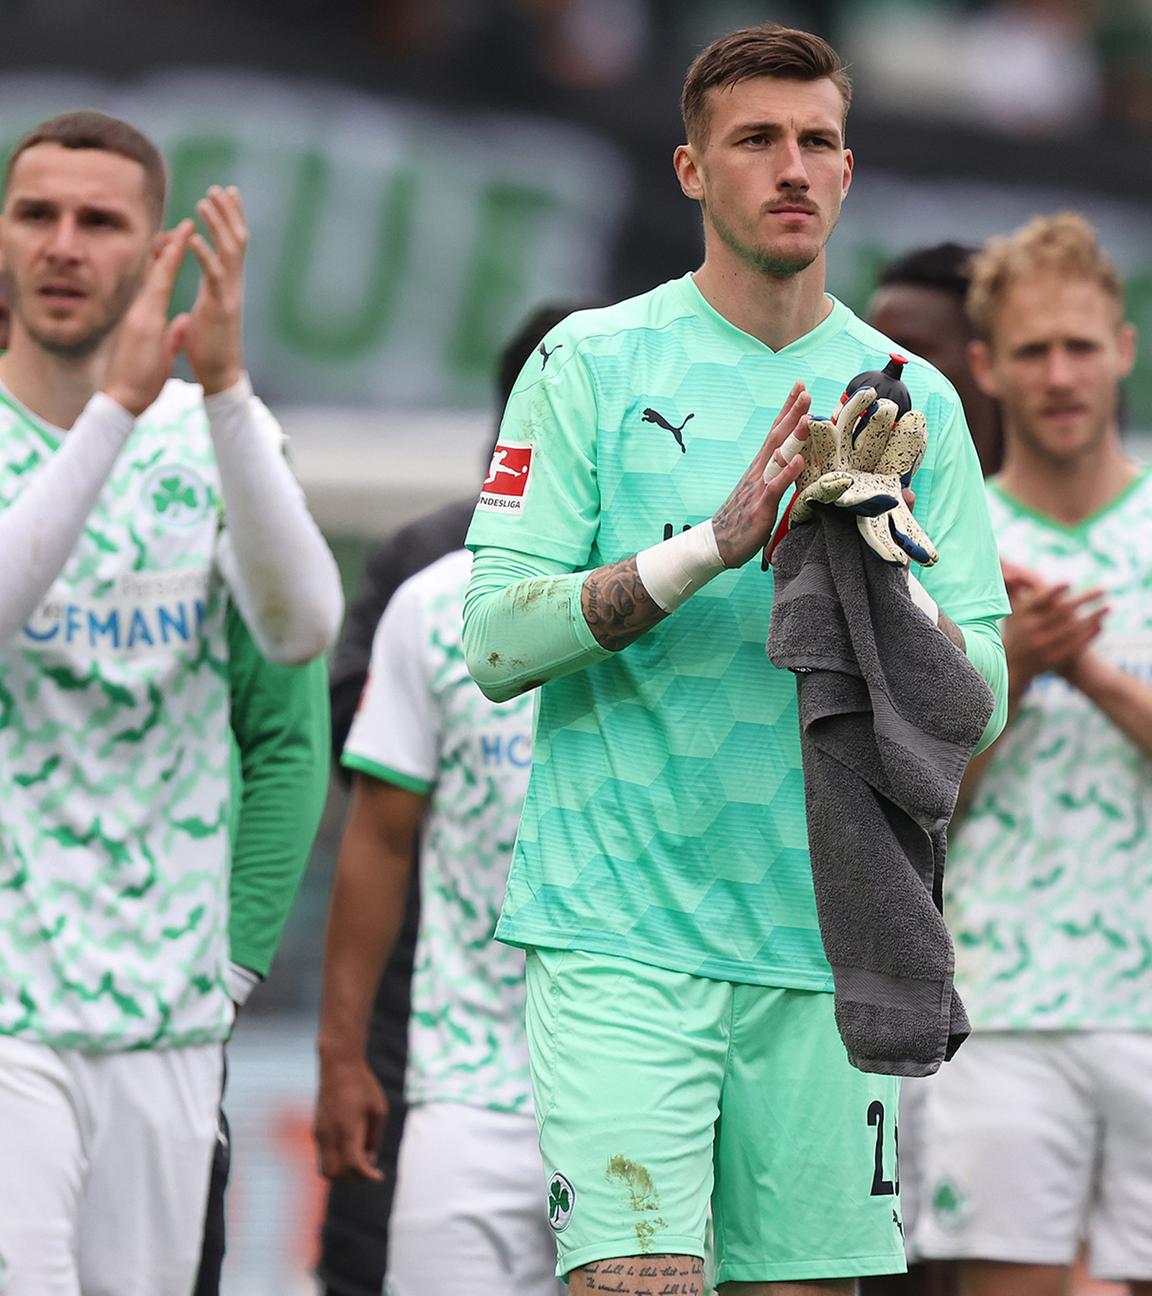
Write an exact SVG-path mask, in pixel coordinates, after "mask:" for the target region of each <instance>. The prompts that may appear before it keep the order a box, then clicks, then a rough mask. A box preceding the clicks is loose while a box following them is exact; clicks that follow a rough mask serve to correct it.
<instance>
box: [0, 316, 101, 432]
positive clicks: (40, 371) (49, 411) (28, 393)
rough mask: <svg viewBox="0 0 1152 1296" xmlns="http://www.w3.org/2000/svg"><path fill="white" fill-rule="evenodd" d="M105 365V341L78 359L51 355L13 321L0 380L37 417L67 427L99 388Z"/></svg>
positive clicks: (0, 357) (74, 420)
mask: <svg viewBox="0 0 1152 1296" xmlns="http://www.w3.org/2000/svg"><path fill="white" fill-rule="evenodd" d="M107 364H108V345H107V344H105V345H104V346H102V347H100V348H98V349H97V350H96V351H95V352H93V353H92V355H90V356H85V357H83V358H82V359H74V358H71V357H66V356H58V355H53V354H52V352H50V351H46V350H45V349H44V348H43V347H42V346H40V344H39V343H37V342H36V341H35V340H34V339H33V338H31V337H30V336H29V335H28V334H27V333H26V332H25V331H24V330H23V329H22V328H21V327H20V326H19V324H18V323H17V322H16V321H15V320H13V322H12V338H11V343H10V345H9V348H8V350H7V351H6V352H5V353H4V355H3V356H0V383H3V384H4V386H5V387H7V388H8V390H9V391H10V392H11V393H12V395H13V396H15V397H16V399H17V400H18V401H19V402H20V404H21V405H23V406H24V407H25V408H26V409H29V410H31V411H32V413H33V414H35V415H36V416H37V417H38V418H41V419H43V420H44V421H45V422H46V423H51V424H52V426H53V427H58V428H70V427H71V426H72V424H73V423H75V422H76V420H77V419H78V418H79V417H80V413H81V411H82V410H83V409H84V406H85V405H87V404H88V402H89V401H90V400H91V399H92V397H93V395H95V393H96V392H97V391H99V389H100V384H101V382H103V380H104V371H105V368H106V367H107Z"/></svg>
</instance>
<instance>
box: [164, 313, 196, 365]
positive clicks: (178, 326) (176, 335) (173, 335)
mask: <svg viewBox="0 0 1152 1296" xmlns="http://www.w3.org/2000/svg"><path fill="white" fill-rule="evenodd" d="M190 322H191V316H190V315H189V314H188V312H187V311H184V312H183V313H182V314H180V315H177V316H176V318H175V319H174V320H171V321H170V322H169V324H168V327H167V328H166V329H165V330H164V350H165V351H166V352H167V354H168V359H169V360H170V361H171V360H175V359H176V357H177V356H178V355H179V354H180V352H181V351H183V350H184V346H185V344H186V343H187V341H188V326H189V324H190Z"/></svg>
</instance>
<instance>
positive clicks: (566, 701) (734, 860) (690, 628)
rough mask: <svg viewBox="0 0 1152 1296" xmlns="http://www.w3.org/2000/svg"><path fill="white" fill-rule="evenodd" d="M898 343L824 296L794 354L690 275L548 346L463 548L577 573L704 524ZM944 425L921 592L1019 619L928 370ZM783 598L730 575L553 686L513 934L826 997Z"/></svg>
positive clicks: (932, 442) (513, 893)
mask: <svg viewBox="0 0 1152 1296" xmlns="http://www.w3.org/2000/svg"><path fill="white" fill-rule="evenodd" d="M892 349H893V344H892V343H891V342H890V341H889V340H888V339H887V338H885V337H884V336H883V335H882V334H880V333H877V332H876V330H875V329H873V328H870V327H868V325H866V324H864V323H863V322H862V321H861V320H859V319H857V318H856V317H855V316H854V315H853V314H852V312H851V311H850V310H848V308H847V307H846V306H844V305H842V304H841V303H840V302H837V301H835V300H832V299H829V302H828V314H827V315H826V317H825V318H824V319H823V321H822V322H821V323H819V324H818V325H817V326H816V327H815V328H814V329H812V330H811V332H809V333H807V334H805V335H804V336H803V337H801V338H798V339H797V340H796V341H795V342H793V343H791V344H790V345H789V346H786V347H783V348H782V349H781V350H779V351H777V352H773V351H771V350H770V349H769V348H768V347H766V346H765V345H764V344H763V343H762V342H760V341H759V340H758V339H757V338H755V337H752V336H750V335H749V334H747V333H744V332H742V331H741V330H740V329H738V328H736V327H735V326H734V325H733V324H731V323H730V322H729V321H728V320H727V319H725V318H724V317H723V316H721V315H720V314H718V313H717V312H716V311H715V310H714V309H713V308H712V306H711V305H710V304H709V303H708V302H707V301H706V300H705V299H704V297H703V296H702V295H701V293H700V291H699V289H698V288H697V287H696V284H695V281H694V279H693V277H692V276H691V275H685V276H684V277H683V278H682V279H677V280H673V281H672V282H670V283H666V284H663V285H661V286H660V287H659V288H656V289H655V290H653V291H652V292H649V293H645V294H644V295H643V296H642V297H637V298H634V299H632V300H631V301H625V302H621V303H619V304H618V305H616V306H611V307H608V308H606V309H603V310H594V311H581V312H578V313H577V314H575V315H572V316H570V317H569V318H568V319H567V320H565V321H564V322H563V323H562V324H560V325H559V326H557V327H556V328H555V329H553V330H552V332H551V333H549V335H548V336H547V337H546V338H545V339H544V340H543V342H542V343H541V345H540V347H539V348H538V350H537V351H536V352H534V353H533V355H532V356H531V357H530V359H529V361H528V363H527V364H526V365H525V367H524V369H523V371H522V372H521V374H520V377H519V379H518V381H517V383H516V387H515V389H514V390H513V393H512V396H511V399H510V400H509V402H508V407H507V409H506V411H505V414H504V420H503V423H502V425H501V430H500V444H499V445H498V447H497V450H496V453H495V455H494V456H493V460H492V464H491V466H490V468H489V473H488V478H487V480H486V482H485V483H484V487H483V489H482V491H481V495H480V501H479V504H478V506H477V509H476V515H475V517H474V518H473V521H472V527H471V530H470V531H469V534H468V544H469V547H471V548H473V549H475V548H480V547H489V546H490V547H492V548H496V549H503V550H510V551H513V552H514V553H517V554H526V555H531V556H534V557H539V558H544V559H549V560H552V561H553V562H554V563H559V564H563V565H564V566H565V567H567V568H568V569H569V570H585V569H589V568H596V567H600V566H602V565H605V564H609V563H615V562H618V561H620V560H621V559H624V558H627V557H629V556H631V555H632V554H635V553H637V552H638V551H639V550H641V549H645V548H647V547H648V546H650V545H653V544H656V543H658V542H660V541H661V540H667V539H669V538H670V537H671V536H672V535H674V534H676V533H677V532H679V531H681V530H682V529H683V528H685V527H688V526H694V525H696V524H697V523H700V522H703V521H704V520H705V519H707V518H710V517H711V516H712V515H713V514H714V513H715V512H716V510H717V509H718V508H719V507H720V506H721V505H722V504H723V502H724V500H725V498H726V497H727V496H728V494H729V492H730V491H731V490H732V489H733V487H734V486H735V485H736V483H737V482H738V481H739V480H740V478H741V476H742V475H743V473H744V471H745V470H746V469H747V467H748V465H749V463H751V461H752V460H753V458H754V457H755V455H756V454H757V452H758V451H759V449H760V447H761V445H762V444H763V442H764V438H765V437H766V436H767V434H768V432H769V430H770V429H771V427H772V424H773V421H774V419H775V417H776V414H777V412H778V410H779V409H780V407H781V405H782V404H783V403H784V400H785V398H786V397H787V395H788V392H789V390H790V389H791V387H792V384H793V383H794V382H796V380H797V379H802V380H803V381H804V382H805V384H806V385H807V387H808V390H809V391H810V392H811V394H812V409H813V410H814V411H815V412H816V413H817V414H823V415H828V414H831V413H833V412H834V411H835V410H836V409H837V407H838V403H839V400H840V396H841V394H842V392H843V391H844V387H845V384H846V383H847V382H848V381H849V380H850V379H851V378H853V377H854V376H855V375H856V374H858V373H860V372H862V371H864V370H871V369H877V368H879V367H880V366H881V365H882V364H884V363H885V362H886V360H887V357H888V354H889V352H890V351H891V350H892ZM904 378H905V381H906V382H907V385H908V388H909V390H910V392H911V394H912V399H913V402H914V404H915V407H916V408H917V409H920V410H923V411H924V414H925V417H926V419H927V423H928V434H929V439H928V451H927V455H926V457H925V460H924V464H923V466H922V467H921V468H920V471H919V472H918V473H917V475H916V481H915V488H916V491H917V502H916V513H917V516H918V517H919V518H920V520H921V521H922V522H923V525H924V528H925V530H926V531H927V532H928V534H929V535H930V536H932V538H933V539H934V540H935V542H936V545H937V547H938V549H939V551H940V562H939V564H938V565H937V566H935V567H932V568H930V569H929V570H927V571H926V572H924V574H923V580H924V585H925V587H926V588H927V589H928V591H929V592H930V593H931V594H932V596H933V598H935V599H936V601H937V602H938V603H939V605H940V606H941V608H943V609H944V610H945V611H946V612H947V613H948V614H949V616H951V617H952V618H953V619H954V620H956V621H958V622H961V623H963V622H967V621H971V620H979V619H987V618H996V617H999V616H1002V615H1003V614H1004V613H1005V612H1006V611H1007V602H1006V600H1005V597H1004V587H1003V582H1002V580H1001V576H1000V567H999V563H998V562H997V558H996V548H995V544H994V542H993V539H992V532H991V529H990V528H989V526H988V517H987V509H986V507H985V503H984V488H983V483H982V480H981V477H980V472H979V467H978V465H977V462H976V456H975V452H974V451H973V449H972V444H971V439H970V437H969V435H968V429H967V427H966V425H965V422H964V415H963V412H962V410H961V408H960V402H959V400H958V398H957V396H956V393H955V391H954V390H953V389H952V387H951V386H950V385H949V384H948V382H947V381H946V380H945V379H944V378H943V377H942V376H941V375H940V374H939V373H938V372H937V371H936V370H935V369H933V368H932V367H931V365H929V364H927V363H925V362H924V361H922V360H918V359H916V358H915V357H913V358H912V359H911V360H910V362H909V364H908V366H907V368H906V369H905V371H904ZM772 594H773V589H772V576H771V574H770V573H769V572H767V571H765V570H764V569H763V567H762V565H761V562H760V561H759V560H758V559H753V560H752V561H751V562H749V563H747V564H745V566H744V567H742V568H741V569H740V570H739V571H727V572H724V573H722V574H721V575H720V576H718V577H717V578H716V579H715V580H713V581H711V582H710V583H709V584H708V585H706V586H705V587H704V588H703V589H702V590H700V592H699V593H697V594H696V595H694V596H693V597H692V598H691V599H689V600H688V602H687V603H686V604H685V605H684V606H683V607H681V608H679V609H678V610H677V611H676V612H675V613H674V614H673V615H672V616H670V617H668V618H667V619H666V620H664V621H661V622H660V624H659V625H657V626H656V627H655V628H654V629H652V630H651V631H649V632H648V633H647V634H645V635H643V636H642V637H641V638H640V639H638V640H637V641H636V642H635V643H633V644H631V645H629V646H628V647H627V648H625V649H624V650H623V651H622V652H618V653H614V654H613V655H612V656H611V657H609V658H607V659H606V660H603V661H600V662H598V663H597V664H596V665H593V666H590V667H588V668H587V669H585V670H580V671H576V672H574V673H572V674H569V675H565V676H561V677H559V678H556V679H552V680H550V681H549V682H548V683H547V684H545V685H544V686H543V688H542V689H541V690H540V710H539V719H538V723H537V726H536V735H535V745H534V751H533V768H532V778H531V782H530V785H529V789H528V796H527V800H526V802H525V807H524V820H523V824H522V826H521V829H520V835H519V839H518V841H517V844H516V855H515V859H514V861H513V864H512V870H511V873H510V875H509V880H508V898H507V901H506V903H505V906H504V912H503V916H502V917H501V920H500V928H499V935H500V936H501V938H503V939H505V940H508V941H510V942H512V943H514V944H521V945H531V946H541V947H545V948H558V949H569V948H571V949H580V950H586V951H589V952H592V953H604V954H613V955H618V956H620V957H624V958H631V959H634V960H636V961H638V962H642V963H651V964H654V965H655V966H657V967H665V968H669V969H671V970H672V971H680V972H689V973H692V974H695V975H698V976H709V977H716V978H718V979H721V980H728V981H736V982H748V983H753V984H759V985H777V986H790V987H794V988H797V989H806V990H830V989H831V988H832V975H831V970H830V969H829V966H828V962H827V960H826V959H825V957H824V950H823V947H822V944H821V941H820V933H819V930H818V927H817V922H816V904H815V899H814V896H813V890H812V870H811V866H810V863H809V859H808V840H807V825H806V820H805V811H804V781H803V777H802V773H801V761H800V732H799V722H798V719H797V712H796V684H795V681H794V680H793V678H792V675H791V673H790V672H788V671H780V670H776V669H775V668H774V667H773V666H772V665H771V663H770V662H769V661H768V658H767V656H766V654H765V650H764V644H765V640H766V638H767V636H768V625H769V620H770V617H771V612H772Z"/></svg>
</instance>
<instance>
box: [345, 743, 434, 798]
mask: <svg viewBox="0 0 1152 1296" xmlns="http://www.w3.org/2000/svg"><path fill="white" fill-rule="evenodd" d="M340 764H341V765H343V766H344V768H345V769H350V770H356V772H357V773H359V774H370V775H371V776H372V777H373V778H374V779H379V780H380V782H381V783H394V784H395V785H396V786H397V787H401V788H404V789H405V790H406V791H408V792H419V793H420V795H421V796H427V794H428V793H429V792H431V791H432V784H431V782H429V781H428V780H426V779H421V778H416V777H415V776H414V775H412V774H403V773H401V772H400V770H395V769H392V768H391V766H388V765H381V764H380V763H379V762H378V761H374V760H369V758H368V757H367V756H359V755H357V753H356V752H345V753H344V755H343V756H341V758H340Z"/></svg>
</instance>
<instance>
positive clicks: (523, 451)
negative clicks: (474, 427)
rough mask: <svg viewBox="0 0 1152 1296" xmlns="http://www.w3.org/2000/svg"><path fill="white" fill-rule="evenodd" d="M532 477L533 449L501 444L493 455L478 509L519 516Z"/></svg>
mask: <svg viewBox="0 0 1152 1296" xmlns="http://www.w3.org/2000/svg"><path fill="white" fill-rule="evenodd" d="M531 476H532V447H531V446H530V445H515V444H512V443H510V442H507V441H500V442H498V443H497V445H496V449H495V450H493V452H492V462H491V463H490V464H489V465H488V476H487V477H485V478H484V485H483V486H481V488H480V502H479V505H478V507H479V508H482V509H488V510H489V511H490V512H493V513H520V512H521V511H522V510H523V508H524V495H525V493H526V491H527V490H528V482H529V480H530V478H531Z"/></svg>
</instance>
